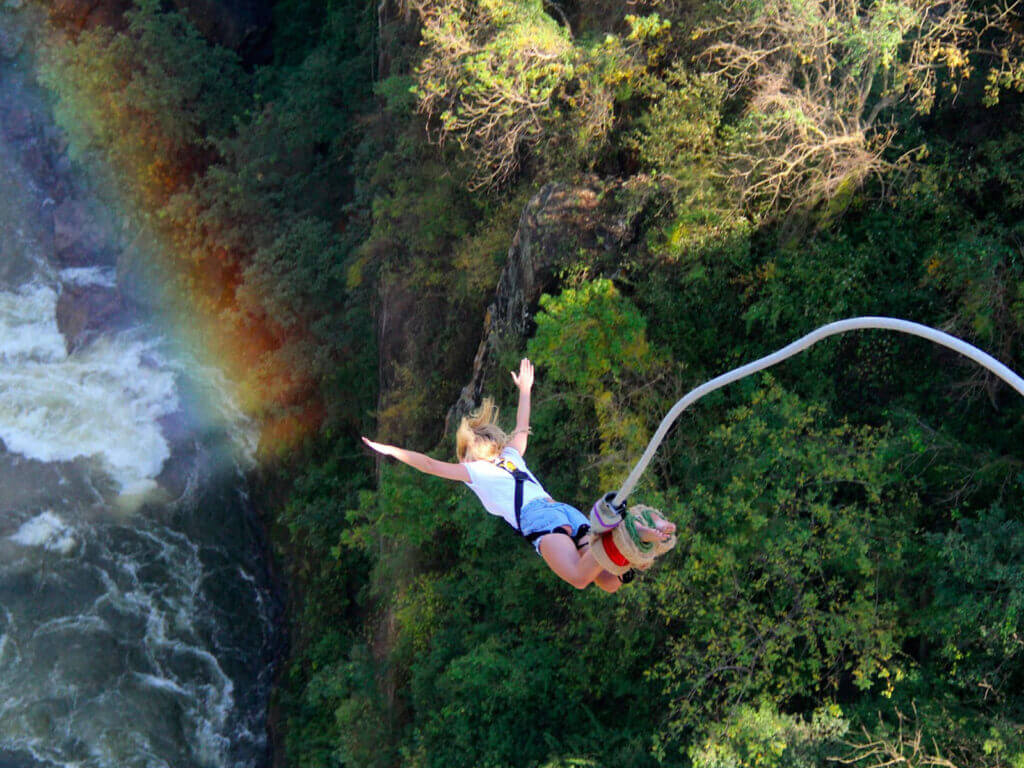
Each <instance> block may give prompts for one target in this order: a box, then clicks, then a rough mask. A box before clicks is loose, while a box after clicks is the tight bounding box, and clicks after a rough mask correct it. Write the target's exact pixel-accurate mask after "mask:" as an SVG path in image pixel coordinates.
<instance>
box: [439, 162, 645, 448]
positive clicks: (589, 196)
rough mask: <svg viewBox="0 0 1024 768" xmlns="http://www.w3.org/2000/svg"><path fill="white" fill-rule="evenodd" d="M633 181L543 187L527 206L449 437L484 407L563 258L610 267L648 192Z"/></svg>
mask: <svg viewBox="0 0 1024 768" xmlns="http://www.w3.org/2000/svg"><path fill="white" fill-rule="evenodd" d="M634 187H641V185H640V184H639V183H636V182H625V183H623V182H617V181H611V182H609V181H603V180H598V179H591V180H588V181H587V182H585V183H583V184H576V185H568V184H559V183H550V184H546V185H545V186H544V187H543V188H541V190H540V191H539V192H538V193H537V194H536V195H534V197H533V198H532V199H531V200H530V201H529V202H528V203H527V204H526V206H525V208H524V209H523V212H522V215H521V216H520V218H519V226H518V228H517V230H516V233H515V235H514V236H513V238H512V245H511V246H510V247H509V250H508V263H507V264H506V265H505V268H504V270H503V271H502V273H501V277H500V278H499V279H498V286H497V288H496V289H495V293H494V299H493V301H492V302H491V304H490V306H489V307H488V308H487V312H486V313H485V315H484V323H483V331H482V334H481V340H480V345H479V347H478V348H477V353H476V357H475V358H474V360H473V373H472V377H471V379H470V381H469V383H468V384H467V385H466V386H465V387H464V388H463V389H462V392H461V394H460V396H459V399H458V400H457V401H456V403H455V405H454V406H452V408H451V410H450V411H449V413H448V418H447V423H446V428H445V433H446V434H447V433H448V432H449V428H450V427H451V425H452V424H454V423H456V422H457V421H458V419H460V418H461V417H462V416H464V415H465V414H467V413H469V411H471V410H472V409H473V408H474V407H475V406H476V404H478V403H479V401H480V398H481V396H482V394H483V386H484V382H485V380H486V378H487V374H488V372H489V370H490V368H491V367H492V366H493V364H494V360H493V358H494V357H495V355H494V352H495V351H496V350H497V349H498V348H499V347H500V345H502V344H504V343H513V344H518V343H519V342H520V340H521V339H522V338H524V337H525V336H527V335H528V334H529V332H530V330H531V327H532V322H533V321H532V316H533V313H534V312H535V311H536V308H537V304H538V302H539V300H540V297H541V294H542V293H545V292H547V291H550V290H552V289H553V288H554V287H555V286H556V282H557V273H558V270H559V268H560V267H561V266H562V265H563V259H564V258H565V257H566V256H567V255H571V256H572V258H573V260H574V261H579V260H580V255H581V254H587V255H589V260H590V263H591V265H592V266H593V268H594V271H595V272H596V273H600V272H602V271H604V270H605V267H607V268H609V269H611V268H613V267H614V265H615V264H616V263H617V262H618V261H619V258H620V256H621V252H622V251H623V250H624V249H627V248H628V247H629V246H630V244H631V243H632V242H633V240H634V239H635V236H636V228H637V221H638V219H639V217H640V213H641V212H642V210H643V205H642V199H643V194H642V193H640V194H638V193H637V192H636V191H635V190H634Z"/></svg>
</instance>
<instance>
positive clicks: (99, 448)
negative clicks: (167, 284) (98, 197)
mask: <svg viewBox="0 0 1024 768" xmlns="http://www.w3.org/2000/svg"><path fill="white" fill-rule="evenodd" d="M0 22H2V19H0ZM0 64H2V62H0ZM19 83H21V84H22V85H24V81H23V79H22V80H19V79H18V77H17V73H15V72H13V71H12V69H11V67H10V66H9V65H3V66H0V109H2V108H3V107H4V106H8V107H9V106H10V103H11V100H13V99H16V98H20V97H21V96H22V95H23V94H21V92H20V91H19V89H18V87H17V86H18V84H19ZM52 205H53V201H52V200H51V199H49V191H48V190H46V189H44V188H40V185H39V183H38V179H37V178H35V177H33V176H32V175H31V174H30V173H28V172H26V171H25V170H24V169H23V167H22V163H21V160H20V157H19V154H18V150H17V148H16V147H15V146H14V145H13V143H12V142H11V141H9V140H6V139H4V138H3V135H2V133H0V441H2V445H0V768H37V767H42V766H79V767H80V768H86V767H92V766H95V767H97V768H99V767H103V768H106V767H107V766H110V767H113V766H117V767H118V768H131V767H134V766H138V767H139V768H141V767H142V766H146V767H147V768H149V767H155V766H168V767H169V768H189V767H191V766H202V767H206V766H252V767H255V766H262V765H264V764H265V763H266V762H267V744H266V737H265V730H266V728H265V723H266V710H267V701H268V691H269V682H270V681H269V677H270V671H269V670H270V663H271V661H272V657H273V654H274V650H275V642H276V640H275V635H274V632H273V623H274V622H273V618H274V615H275V608H274V599H273V595H272V591H271V590H270V588H269V587H268V580H267V578H266V568H265V564H264V562H263V560H262V548H261V543H260V536H259V533H258V531H257V530H256V528H255V526H254V525H253V524H252V522H251V510H250V507H249V502H248V498H247V495H246V485H245V480H244V471H245V469H246V466H245V461H246V459H245V456H246V447H247V446H248V445H249V444H250V443H251V441H252V435H251V434H250V433H249V431H248V428H247V425H246V424H245V422H244V420H243V419H240V418H239V417H238V416H237V414H236V413H234V412H233V410H232V406H231V403H230V401H229V400H228V399H227V398H226V397H225V396H224V395H223V394H222V393H221V392H220V391H219V387H218V386H217V385H216V380H215V379H214V378H213V377H212V376H208V375H207V374H206V372H204V371H202V370H200V369H199V367H198V366H197V365H195V364H191V363H189V362H188V361H187V360H186V359H184V357H183V356H182V355H181V354H178V353H176V352H175V351H173V350H172V349H171V348H170V346H169V345H168V343H167V342H166V341H165V340H164V339H162V338H161V336H160V335H159V334H158V333H157V331H156V329H153V328H151V327H147V326H146V325H145V324H144V323H143V322H142V321H139V322H137V323H135V324H134V327H129V328H127V329H124V328H122V329H120V330H118V331H116V332H115V331H108V332H105V333H101V334H99V335H98V336H97V337H95V338H93V339H92V340H91V341H90V342H89V343H88V344H85V345H83V346H81V347H80V348H78V349H76V350H75V351H73V352H71V353H69V352H68V345H67V343H66V341H65V339H64V337H63V336H62V335H61V333H60V332H59V331H58V327H57V320H56V307H57V302H58V298H59V296H60V294H61V292H62V291H64V290H68V288H69V287H70V286H101V287H102V286H105V287H107V288H111V287H113V286H114V285H115V276H114V272H113V270H112V269H110V268H109V267H101V266H100V267H89V266H86V267H67V268H64V269H60V268H59V267H58V266H57V265H55V264H54V263H52V262H53V259H52V254H50V253H48V252H47V246H46V218H45V214H46V211H47V208H48V207H52ZM51 250H52V249H51ZM211 404H213V405H211Z"/></svg>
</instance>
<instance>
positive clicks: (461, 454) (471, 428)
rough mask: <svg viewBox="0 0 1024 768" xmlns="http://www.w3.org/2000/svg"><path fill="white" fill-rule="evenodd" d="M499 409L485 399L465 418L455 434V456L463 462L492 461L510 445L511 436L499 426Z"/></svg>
mask: <svg viewBox="0 0 1024 768" xmlns="http://www.w3.org/2000/svg"><path fill="white" fill-rule="evenodd" d="M497 421H498V408H497V407H496V406H495V405H494V401H493V400H492V399H491V398H489V397H485V398H484V401H483V402H482V403H481V404H480V407H479V408H477V409H476V410H475V411H473V412H472V413H471V414H469V416H463V417H462V421H461V422H460V423H459V429H458V431H457V432H456V433H455V455H456V456H458V459H459V461H460V462H462V461H479V460H483V461H492V460H494V459H496V458H497V457H498V454H499V453H501V449H502V448H504V447H505V446H506V445H508V442H509V439H510V438H509V436H508V435H506V434H505V433H504V432H503V431H502V429H501V427H499V426H498V424H497Z"/></svg>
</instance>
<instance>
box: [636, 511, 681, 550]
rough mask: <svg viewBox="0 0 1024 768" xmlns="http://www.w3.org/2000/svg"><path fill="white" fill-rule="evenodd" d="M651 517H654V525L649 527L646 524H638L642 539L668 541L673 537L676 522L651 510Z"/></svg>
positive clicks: (637, 528)
mask: <svg viewBox="0 0 1024 768" xmlns="http://www.w3.org/2000/svg"><path fill="white" fill-rule="evenodd" d="M651 517H652V518H654V527H653V528H649V527H648V526H646V525H637V527H636V530H637V532H638V533H639V534H640V539H641V541H649V542H651V541H667V540H668V539H670V538H671V537H672V534H673V533H675V532H676V524H675V523H673V522H671V521H669V520H666V519H665V518H663V517H662V516H661V515H659V514H657V513H656V512H653V511H652V512H651Z"/></svg>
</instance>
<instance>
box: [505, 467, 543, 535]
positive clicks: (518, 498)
mask: <svg viewBox="0 0 1024 768" xmlns="http://www.w3.org/2000/svg"><path fill="white" fill-rule="evenodd" d="M494 463H495V464H496V465H497V466H499V467H501V468H502V469H504V470H505V471H506V472H508V473H509V474H510V475H512V479H513V480H514V481H515V484H516V492H515V502H514V504H515V510H516V530H517V531H519V533H521V534H522V535H523V536H525V537H526V540H527V541H533V540H534V539H536V538H538V537H540V536H543V535H544V534H545V533H548V531H539V532H537V533H531V534H529V535H527V534H525V533H523V524H522V521H521V520H520V516H521V515H522V512H523V485H524V484H525V483H526V481H530V482H531V483H535V482H536V480H534V479H533V478H532V477H530V475H529V473H528V472H524V471H523V470H521V469H519V468H518V467H516V466H515V465H513V464H510V463H509V461H508V460H507V459H500V460H498V461H495V462H494Z"/></svg>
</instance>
